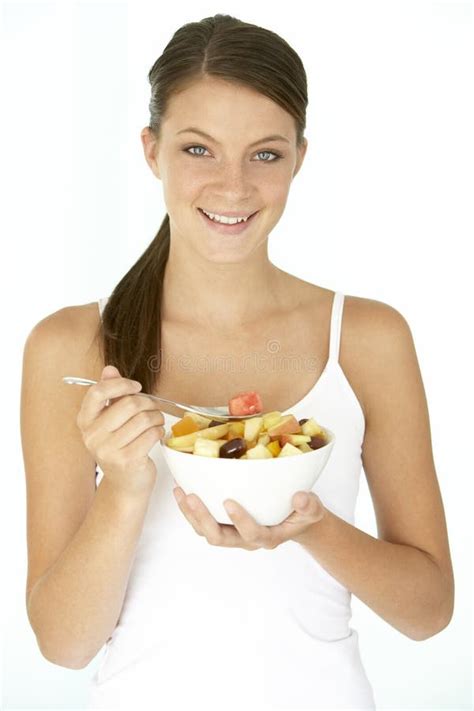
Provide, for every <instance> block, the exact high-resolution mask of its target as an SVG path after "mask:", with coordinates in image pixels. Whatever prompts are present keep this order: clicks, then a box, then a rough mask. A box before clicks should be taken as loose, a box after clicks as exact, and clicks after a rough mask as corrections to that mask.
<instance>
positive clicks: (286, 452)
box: [278, 442, 303, 457]
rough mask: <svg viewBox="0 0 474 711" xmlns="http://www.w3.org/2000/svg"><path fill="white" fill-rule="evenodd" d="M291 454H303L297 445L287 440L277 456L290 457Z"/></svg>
mask: <svg viewBox="0 0 474 711" xmlns="http://www.w3.org/2000/svg"><path fill="white" fill-rule="evenodd" d="M292 454H303V452H302V451H301V449H298V447H295V446H294V445H293V444H290V443H289V442H287V443H286V444H285V446H284V447H283V449H282V450H281V452H280V454H279V455H278V456H279V457H290V456H291V455H292Z"/></svg>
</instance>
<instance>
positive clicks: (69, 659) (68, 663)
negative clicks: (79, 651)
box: [38, 643, 91, 669]
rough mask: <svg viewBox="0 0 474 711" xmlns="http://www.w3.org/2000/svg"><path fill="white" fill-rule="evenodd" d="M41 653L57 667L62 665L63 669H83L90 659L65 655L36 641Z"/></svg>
mask: <svg viewBox="0 0 474 711" xmlns="http://www.w3.org/2000/svg"><path fill="white" fill-rule="evenodd" d="M38 646H39V650H40V652H41V655H42V656H43V657H44V658H45V659H46V661H48V662H50V663H51V664H56V665H57V666H58V667H64V668H65V669H85V667H86V666H87V665H88V664H89V663H90V661H91V660H90V659H89V658H87V659H85V658H83V657H79V656H74V655H67V654H61V653H56V652H53V651H52V650H51V649H48V648H47V647H45V646H44V645H41V644H39V643H38Z"/></svg>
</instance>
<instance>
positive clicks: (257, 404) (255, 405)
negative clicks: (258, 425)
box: [228, 390, 263, 416]
mask: <svg viewBox="0 0 474 711" xmlns="http://www.w3.org/2000/svg"><path fill="white" fill-rule="evenodd" d="M228 407H229V413H230V414H231V415H240V416H242V415H253V414H256V413H258V412H262V410H263V407H262V399H261V397H260V395H259V394H258V393H257V392H256V391H255V390H248V391H246V392H243V393H238V394H237V395H236V396H235V397H233V398H231V399H230V400H229V402H228Z"/></svg>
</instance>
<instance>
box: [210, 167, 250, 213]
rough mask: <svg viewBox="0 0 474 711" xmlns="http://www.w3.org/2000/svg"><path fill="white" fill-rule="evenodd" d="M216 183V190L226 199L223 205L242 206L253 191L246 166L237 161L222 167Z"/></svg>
mask: <svg viewBox="0 0 474 711" xmlns="http://www.w3.org/2000/svg"><path fill="white" fill-rule="evenodd" d="M216 182H217V186H216V189H217V190H218V191H219V192H220V193H221V195H223V196H225V197H226V201H225V204H229V205H242V204H244V203H245V201H246V200H250V197H251V195H252V193H253V192H254V191H255V190H254V187H253V186H252V184H251V180H250V178H249V175H248V173H247V169H246V166H245V165H243V164H242V163H240V162H238V161H236V162H232V163H231V162H230V161H229V162H227V163H226V164H225V165H223V166H222V169H221V171H220V173H219V178H218V179H217V181H216ZM223 202H224V200H223Z"/></svg>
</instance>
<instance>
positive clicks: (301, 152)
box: [293, 138, 308, 178]
mask: <svg viewBox="0 0 474 711" xmlns="http://www.w3.org/2000/svg"><path fill="white" fill-rule="evenodd" d="M307 148H308V139H307V138H303V143H302V144H301V146H298V149H297V151H298V154H297V158H296V165H295V169H294V171H293V178H294V177H295V175H296V174H297V173H298V172H299V169H300V168H301V166H302V165H303V160H304V157H305V155H306V150H307Z"/></svg>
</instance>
